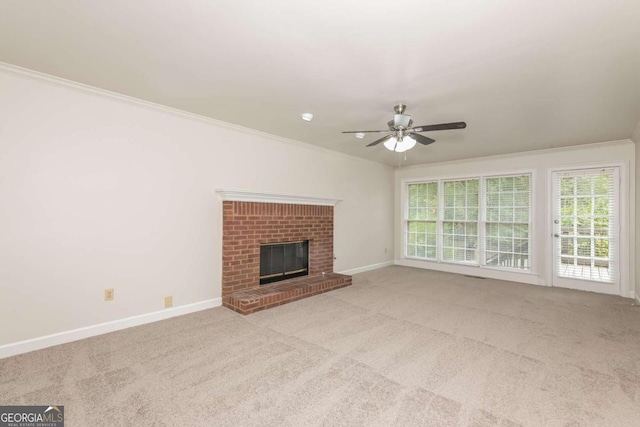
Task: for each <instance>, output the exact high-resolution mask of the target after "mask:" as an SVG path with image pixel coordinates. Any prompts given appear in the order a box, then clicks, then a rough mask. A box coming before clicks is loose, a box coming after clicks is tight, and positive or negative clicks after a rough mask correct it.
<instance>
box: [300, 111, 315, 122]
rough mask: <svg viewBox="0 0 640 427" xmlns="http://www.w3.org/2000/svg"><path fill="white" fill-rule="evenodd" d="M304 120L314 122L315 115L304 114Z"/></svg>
mask: <svg viewBox="0 0 640 427" xmlns="http://www.w3.org/2000/svg"><path fill="white" fill-rule="evenodd" d="M302 120H305V121H307V122H310V121H311V120H313V114H311V113H303V114H302Z"/></svg>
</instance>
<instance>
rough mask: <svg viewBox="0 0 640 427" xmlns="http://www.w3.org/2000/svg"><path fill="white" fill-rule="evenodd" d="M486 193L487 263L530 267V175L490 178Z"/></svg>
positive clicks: (521, 267)
mask: <svg viewBox="0 0 640 427" xmlns="http://www.w3.org/2000/svg"><path fill="white" fill-rule="evenodd" d="M485 195H486V196H485V197H486V203H485V205H484V207H485V215H484V219H485V223H484V229H485V252H484V263H485V265H490V266H501V267H511V268H519V269H529V268H530V261H529V221H530V217H531V178H530V176H529V175H520V176H504V177H493V178H487V179H486V180H485Z"/></svg>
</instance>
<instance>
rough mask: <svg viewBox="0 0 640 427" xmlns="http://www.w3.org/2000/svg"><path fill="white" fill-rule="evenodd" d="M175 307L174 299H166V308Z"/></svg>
mask: <svg viewBox="0 0 640 427" xmlns="http://www.w3.org/2000/svg"><path fill="white" fill-rule="evenodd" d="M169 307H173V297H172V296H170V297H164V308H169Z"/></svg>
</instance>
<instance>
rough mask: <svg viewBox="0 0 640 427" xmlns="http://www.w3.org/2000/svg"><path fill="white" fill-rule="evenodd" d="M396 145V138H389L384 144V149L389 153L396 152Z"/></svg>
mask: <svg viewBox="0 0 640 427" xmlns="http://www.w3.org/2000/svg"><path fill="white" fill-rule="evenodd" d="M397 144H398V140H397V139H396V138H389V139H387V140H386V141H385V142H384V148H386V149H387V150H389V151H396V145H397Z"/></svg>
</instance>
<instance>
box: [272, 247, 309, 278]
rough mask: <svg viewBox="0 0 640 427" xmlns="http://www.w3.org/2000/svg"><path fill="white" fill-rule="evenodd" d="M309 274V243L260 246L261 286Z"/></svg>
mask: <svg viewBox="0 0 640 427" xmlns="http://www.w3.org/2000/svg"><path fill="white" fill-rule="evenodd" d="M308 274H309V241H308V240H303V241H299V242H285V243H273V244H262V245H260V284H261V285H266V284H268V283H273V282H279V281H280V280H286V279H291V278H293V277H299V276H306V275H308Z"/></svg>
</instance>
